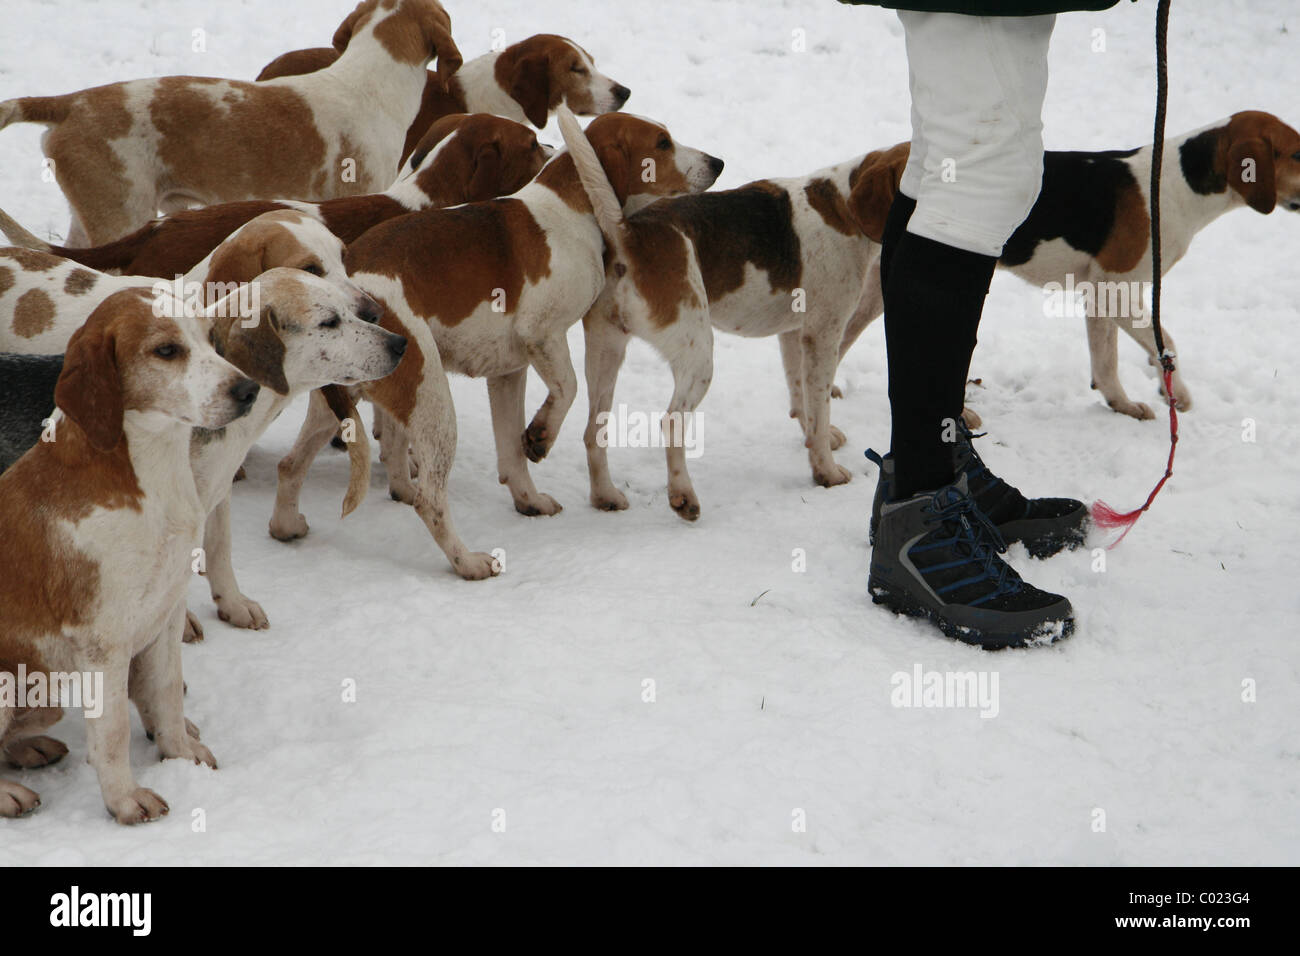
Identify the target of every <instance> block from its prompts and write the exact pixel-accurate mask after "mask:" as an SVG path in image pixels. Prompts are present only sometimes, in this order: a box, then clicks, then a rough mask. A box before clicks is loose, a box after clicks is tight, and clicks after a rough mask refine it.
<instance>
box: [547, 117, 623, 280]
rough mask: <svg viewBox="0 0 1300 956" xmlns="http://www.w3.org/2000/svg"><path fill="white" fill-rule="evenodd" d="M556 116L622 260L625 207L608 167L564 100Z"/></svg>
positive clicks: (600, 220)
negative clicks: (609, 175)
mask: <svg viewBox="0 0 1300 956" xmlns="http://www.w3.org/2000/svg"><path fill="white" fill-rule="evenodd" d="M556 116H557V117H558V118H559V121H560V135H562V136H563V137H564V145H566V146H567V147H569V155H571V156H572V157H573V165H574V167H575V168H576V169H577V171H578V179H579V180H581V181H582V188H583V189H584V190H585V191H586V193H587V198H588V199H589V200H591V208H592V210H593V211H594V212H595V214H596V224H597V225H598V226H600V231H601V232H602V233H603V234H604V236H605V241H606V242H608V243H609V245H610V249H611V251H612V252H613V253H614V258H615V260H619V259H622V258H623V255H622V253H623V249H624V244H623V228H624V219H623V206H622V204H621V203H619V201H618V196H617V195H616V194H615V193H614V187H613V186H611V185H610V183H609V177H608V176H606V175H605V168H604V167H603V166H601V165H600V159H599V158H598V157H597V156H596V151H595V150H594V149H593V148H592V146H591V141H590V140H589V139H587V134H586V133H584V132H583V131H582V127H581V126H579V125H578V120H577V117H575V116H574V115H573V112H572V111H571V110H570V109H569V108H568V107H567V106H565V105H564V104H563V103H561V104H560V106H559V109H558V110H556Z"/></svg>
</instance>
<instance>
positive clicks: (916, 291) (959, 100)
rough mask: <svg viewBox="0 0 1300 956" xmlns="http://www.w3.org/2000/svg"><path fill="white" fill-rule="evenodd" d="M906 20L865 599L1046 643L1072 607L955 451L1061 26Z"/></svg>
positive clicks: (1024, 197)
mask: <svg viewBox="0 0 1300 956" xmlns="http://www.w3.org/2000/svg"><path fill="white" fill-rule="evenodd" d="M899 18H900V19H901V20H902V22H903V26H904V31H905V33H906V37H907V50H908V62H909V67H910V71H911V90H912V125H913V141H912V152H911V156H910V159H909V162H908V166H907V169H906V170H905V172H904V175H903V178H902V182H901V184H900V195H899V197H898V199H896V201H895V204H894V206H893V208H891V209H890V215H889V217H888V220H887V221H886V228H885V235H884V237H883V242H884V249H883V250H882V258H881V270H882V271H881V288H882V290H883V293H884V300H885V339H886V346H887V348H888V352H889V358H888V362H889V397H890V406H891V418H892V434H891V442H892V448H893V454H892V456H891V460H890V461H888V462H886V461H881V462H880V464H881V481H880V486H879V488H878V494H877V507H878V509H879V520H878V523H877V526H876V533H875V535H874V541H873V544H874V547H873V551H872V560H871V580H870V585H869V586H870V590H871V594H872V599H873V600H874V601H876V603H879V604H884V605H886V606H888V607H891V608H892V609H893V610H895V611H898V612H901V613H906V614H911V615H917V616H924V617H927V618H929V619H931V620H933V621H934V622H935V623H936V624H937V625H938V626H939V627H940V628H941V629H942V630H943V631H944V632H945V633H947V634H949V635H950V636H953V637H957V638H959V639H961V640H965V641H969V642H971V643H976V644H981V645H983V646H986V647H1002V646H1007V645H1020V644H1025V643H1034V642H1041V641H1051V640H1054V639H1057V638H1060V637H1064V636H1065V635H1066V634H1068V633H1070V630H1071V629H1072V627H1073V618H1072V613H1073V612H1072V610H1071V608H1070V604H1069V601H1067V600H1066V599H1065V598H1062V597H1060V596H1059V595H1055V594H1049V593H1046V592H1043V591H1039V590H1037V589H1036V588H1034V587H1032V586H1031V585H1029V584H1026V583H1025V582H1024V581H1022V580H1021V579H1020V577H1019V576H1018V575H1017V574H1016V573H1015V571H1014V570H1012V569H1011V568H1010V567H1009V566H1008V565H1007V564H1006V563H1005V562H1003V561H1002V559H1001V558H1000V557H999V556H998V552H999V551H1001V550H1003V549H1004V547H1005V545H1004V544H1003V540H1002V538H1001V536H1000V535H999V533H998V530H997V526H996V525H995V523H994V522H993V521H991V520H990V519H989V517H988V516H987V515H986V514H985V513H984V512H983V511H982V510H981V508H980V507H979V505H978V504H977V502H976V500H975V497H974V489H973V488H972V487H971V486H970V484H969V482H968V475H967V471H968V470H970V469H968V468H967V466H966V465H965V464H964V462H966V461H967V460H968V459H967V458H962V463H959V462H958V460H957V458H958V457H960V456H955V455H954V449H955V447H956V446H957V444H958V443H959V442H960V441H965V442H966V443H967V447H968V445H969V433H968V432H963V431H961V429H960V428H959V423H960V421H961V409H962V404H963V399H964V395H965V384H966V377H967V375H968V373H969V369H970V357H971V352H972V351H973V349H974V347H975V337H976V331H977V329H978V327H979V320H980V314H981V312H982V310H983V305H984V297H985V295H986V294H987V292H988V287H989V282H990V280H991V278H992V275H993V269H994V267H995V266H996V264H997V257H998V255H999V254H1000V253H1001V250H1002V244H1003V243H1004V242H1005V241H1006V240H1007V239H1008V238H1009V237H1010V236H1011V233H1012V232H1014V231H1015V228H1016V227H1017V226H1018V225H1019V224H1020V223H1021V222H1022V221H1023V220H1024V217H1025V216H1026V215H1028V213H1029V210H1030V209H1031V208H1032V206H1033V203H1034V200H1035V198H1036V197H1037V194H1038V188H1039V186H1040V184H1041V178H1042V124H1041V118H1040V114H1041V110H1042V102H1043V96H1044V93H1045V90H1046V83H1047V66H1046V55H1047V45H1048V40H1049V38H1050V36H1051V28H1052V24H1053V18H1051V17H1036V18H1025V19H1020V18H977V17H966V16H960V15H956V14H921V13H909V12H900V13H899ZM976 460H977V459H976ZM886 465H889V466H892V467H890V468H888V469H887V468H886ZM959 467H961V469H962V473H961V474H960V475H958V474H957V471H958V468H959ZM971 473H972V474H974V472H973V471H971ZM887 489H888V491H889V493H888V495H887V496H886V495H884V494H882V493H883V492H885V491H886V490H887ZM885 497H887V498H888V499H889V500H883V499H884V498H885ZM873 510H875V509H873Z"/></svg>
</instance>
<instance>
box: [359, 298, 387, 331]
mask: <svg viewBox="0 0 1300 956" xmlns="http://www.w3.org/2000/svg"><path fill="white" fill-rule="evenodd" d="M383 315H384V309H383V306H381V305H380V304H379V303H378V302H376V301H375V300H374V299H372V298H370V296H368V295H366V296H362V297H361V304H360V305H359V306H357V318H358V319H360V320H361V321H362V322H369V323H370V324H371V325H374V324H375V323H376V322H378V321H379V320H380V319H381V318H382V317H383Z"/></svg>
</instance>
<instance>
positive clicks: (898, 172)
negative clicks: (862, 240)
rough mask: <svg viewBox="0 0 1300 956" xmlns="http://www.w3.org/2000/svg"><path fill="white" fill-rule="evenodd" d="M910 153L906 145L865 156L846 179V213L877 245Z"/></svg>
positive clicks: (909, 145)
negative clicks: (847, 202)
mask: <svg viewBox="0 0 1300 956" xmlns="http://www.w3.org/2000/svg"><path fill="white" fill-rule="evenodd" d="M910 153H911V144H910V143H898V144H896V145H894V146H891V147H889V148H888V149H878V150H876V151H875V152H871V153H867V155H866V156H864V157H863V158H862V162H860V163H859V164H858V167H857V169H855V170H854V171H853V172H852V173H851V174H850V176H849V184H850V192H849V213H850V215H851V216H852V217H853V218H854V219H855V220H856V221H857V225H858V228H859V229H861V230H862V234H863V235H864V236H866V237H867V238H868V239H874V240H875V241H876V242H879V241H880V239H881V237H882V236H884V234H885V220H886V219H887V218H889V207H890V206H891V205H893V203H894V197H895V196H897V195H898V184H899V183H900V182H901V181H902V179H903V170H904V169H905V168H906V167H907V157H908V156H909V155H910Z"/></svg>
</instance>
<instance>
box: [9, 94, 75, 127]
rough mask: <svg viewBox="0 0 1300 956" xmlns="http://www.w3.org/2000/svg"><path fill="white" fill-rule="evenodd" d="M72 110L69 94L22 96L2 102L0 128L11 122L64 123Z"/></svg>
mask: <svg viewBox="0 0 1300 956" xmlns="http://www.w3.org/2000/svg"><path fill="white" fill-rule="evenodd" d="M71 111H72V105H71V103H70V102H69V100H68V97H67V96H20V97H19V98H18V99H16V100H5V101H4V102H2V103H0V129H4V128H5V127H6V126H8V125H9V124H10V123H44V124H45V125H47V126H53V125H55V124H56V123H62V122H63V121H64V120H65V119H67V118H68V114H69V113H70V112H71Z"/></svg>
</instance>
